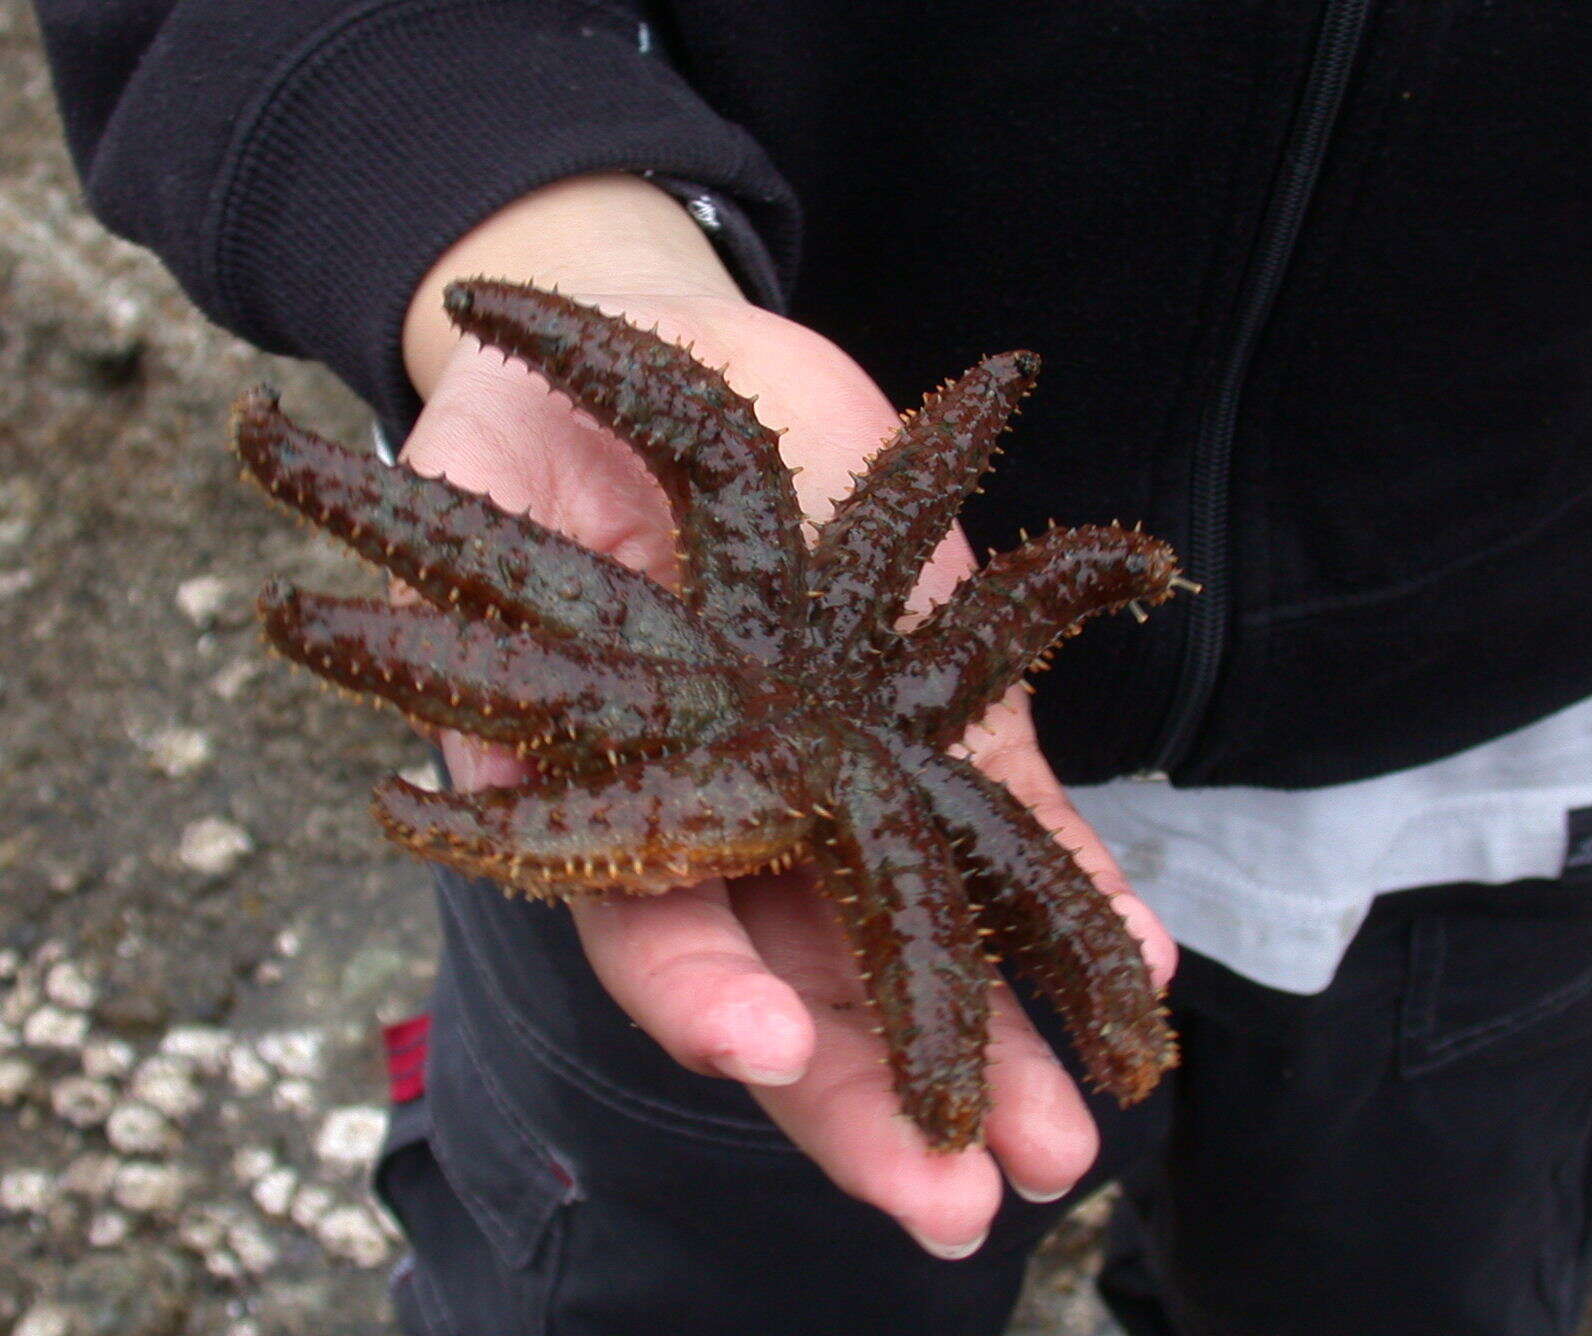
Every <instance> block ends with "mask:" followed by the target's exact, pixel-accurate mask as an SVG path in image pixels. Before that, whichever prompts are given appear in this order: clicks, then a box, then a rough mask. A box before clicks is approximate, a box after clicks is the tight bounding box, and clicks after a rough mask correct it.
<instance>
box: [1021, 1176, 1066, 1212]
mask: <svg viewBox="0 0 1592 1336" xmlns="http://www.w3.org/2000/svg"><path fill="white" fill-rule="evenodd" d="M1072 1189H1073V1185H1072V1184H1071V1183H1069V1184H1068V1185H1067V1186H1066V1187H1064V1188H1057V1189H1056V1190H1055V1191H1054V1192H1048V1191H1042V1190H1041V1189H1039V1188H1028V1187H1024V1186H1023V1185H1022V1184H1021V1183H1018V1182H1016V1181H1015V1180H1013V1181H1012V1191H1013V1192H1015V1193H1016V1194H1017V1195H1018V1196H1019V1197H1021V1198H1022V1199H1023V1200H1024V1201H1031V1202H1033V1203H1034V1204H1035V1205H1037V1206H1043V1205H1044V1204H1045V1203H1046V1202H1048V1201H1060V1200H1061V1199H1062V1198H1063V1197H1065V1196H1066V1195H1067V1194H1068V1193H1069V1192H1071V1191H1072Z"/></svg>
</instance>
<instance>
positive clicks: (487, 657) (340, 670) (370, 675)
mask: <svg viewBox="0 0 1592 1336" xmlns="http://www.w3.org/2000/svg"><path fill="white" fill-rule="evenodd" d="M260 617H261V620H262V621H263V623H264V625H265V633H266V636H267V637H268V638H269V639H270V641H271V643H272V644H273V645H275V646H276V648H277V649H279V650H280V651H281V652H282V653H283V654H285V655H287V657H288V658H290V659H293V660H295V661H296V662H298V663H301V664H303V665H304V666H305V667H307V668H310V669H311V670H312V671H314V672H315V673H317V674H319V675H320V676H322V677H324V678H326V679H328V680H329V681H331V682H333V683H335V684H336V685H338V686H341V687H345V688H347V689H349V690H351V691H356V692H360V693H363V694H367V695H373V696H377V697H380V698H381V699H384V700H387V701H390V702H391V703H392V704H393V705H396V706H397V707H398V708H399V709H400V710H401V711H403V713H404V714H406V715H408V716H410V717H411V718H413V719H417V720H419V721H421V722H422V723H427V724H431V725H434V726H436V727H438V728H453V729H458V730H459V731H460V732H463V733H469V734H471V735H472V736H474V737H478V738H482V739H484V740H486V741H488V742H498V743H503V744H506V745H513V746H518V747H519V748H520V751H521V754H522V755H524V754H533V755H534V756H535V757H536V759H537V760H538V761H540V762H542V763H543V764H544V765H546V766H549V767H551V768H555V769H591V768H593V766H596V765H604V764H607V765H612V764H614V763H615V762H616V760H617V758H618V757H619V756H626V757H630V756H636V755H653V754H657V753H659V752H663V751H670V750H678V749H679V747H680V746H681V745H682V744H684V743H686V742H688V741H690V740H691V739H693V738H699V737H702V736H704V735H706V734H707V733H709V732H715V731H716V732H723V731H725V729H726V727H727V726H729V725H732V724H733V722H734V721H735V720H737V719H738V718H740V717H741V715H742V709H743V703H744V701H745V699H746V697H747V694H748V691H749V687H750V684H749V683H747V681H746V680H745V678H744V676H743V675H741V674H740V673H739V672H737V670H735V669H730V668H718V667H711V666H702V665H695V666H693V665H687V664H683V663H679V662H675V661H670V660H661V659H644V658H640V657H638V656H636V655H630V654H623V653H620V652H617V651H593V650H589V649H586V648H583V647H581V646H579V645H577V644H575V643H574V642H572V641H568V640H555V639H546V638H538V637H536V636H534V635H531V634H529V633H527V632H525V631H520V630H516V629H514V628H511V627H508V626H505V625H504V624H503V623H502V622H501V621H498V622H458V621H455V620H454V619H453V618H452V617H450V616H448V615H447V614H446V613H443V612H438V611H437V610H436V609H434V608H428V607H405V608H394V607H391V606H390V605H388V604H387V603H385V602H382V601H379V600H376V599H359V598H331V597H329V596H327V595H325V594H314V593H306V592H303V591H301V590H297V589H294V588H293V587H292V586H291V585H288V584H286V583H283V582H281V581H273V582H272V583H271V584H269V585H267V586H266V588H265V590H264V591H263V592H262V593H261V595H260Z"/></svg>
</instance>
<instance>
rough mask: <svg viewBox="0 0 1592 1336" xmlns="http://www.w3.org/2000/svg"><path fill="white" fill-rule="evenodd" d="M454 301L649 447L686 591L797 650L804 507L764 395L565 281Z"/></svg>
mask: <svg viewBox="0 0 1592 1336" xmlns="http://www.w3.org/2000/svg"><path fill="white" fill-rule="evenodd" d="M446 302H447V308H448V314H449V315H450V316H451V317H452V318H453V321H454V323H455V324H456V325H457V326H458V327H459V328H460V329H461V330H463V331H464V332H465V333H467V334H471V335H474V336H475V337H476V338H477V339H479V340H480V341H481V342H482V343H483V344H486V345H487V346H489V347H493V348H496V349H498V350H499V351H500V352H503V353H506V354H508V355H509V356H512V357H516V358H519V359H520V360H521V361H523V362H525V363H526V364H527V365H528V366H530V367H531V368H532V369H533V370H535V371H536V372H538V373H539V374H540V375H542V376H543V377H545V378H546V379H547V381H548V383H549V384H551V385H552V386H553V387H554V388H555V389H558V390H561V391H562V392H563V393H565V394H567V395H568V396H569V397H570V399H571V400H573V401H574V403H575V404H576V405H577V406H579V407H580V408H581V409H583V410H584V411H585V412H587V413H589V414H591V416H592V417H594V418H595V419H596V420H597V421H598V422H600V423H602V425H603V426H605V427H607V428H609V430H611V431H613V432H614V433H615V434H616V435H617V436H619V437H620V438H621V439H622V440H624V441H625V442H626V443H627V444H629V445H630V446H631V447H632V448H633V449H634V450H635V451H636V452H637V454H639V455H640V456H641V458H642V460H643V461H644V462H645V463H646V465H647V467H648V469H649V470H650V471H651V472H652V474H653V476H654V477H656V478H657V480H658V482H659V484H660V485H661V486H662V488H663V491H664V494H665V495H666V496H667V497H668V499H669V504H670V507H671V508H672V510H673V511H674V517H675V524H676V525H677V526H678V528H679V531H680V547H681V557H682V566H683V569H684V574H685V593H684V597H685V598H686V600H687V602H689V603H690V604H691V605H692V606H694V607H699V608H701V609H703V610H704V611H705V612H706V613H708V614H709V615H710V617H711V619H712V621H713V624H714V625H715V626H716V627H717V628H718V629H719V630H720V631H722V633H723V634H724V635H725V636H726V637H727V638H728V639H730V640H731V641H733V642H734V643H735V644H736V645H737V646H738V647H740V648H741V649H744V650H746V651H748V652H749V653H752V654H755V655H756V656H757V657H759V658H760V659H763V660H764V661H766V662H774V661H780V660H787V661H788V659H789V658H790V656H791V655H792V653H793V651H794V650H795V649H796V648H797V642H798V639H799V636H800V630H801V623H800V620H799V618H800V617H801V616H804V615H805V614H804V613H803V610H802V604H803V602H804V600H803V599H802V597H801V595H802V591H803V589H804V587H805V579H804V575H803V567H804V564H805V561H806V549H805V545H804V544H803V541H802V537H801V529H800V520H801V512H800V510H799V508H798V506H797V503H796V492H795V488H794V487H793V486H792V485H791V475H790V471H789V470H788V469H786V468H785V466H784V463H783V462H782V461H781V459H780V454H779V437H778V436H777V435H776V434H775V433H774V432H772V431H770V430H769V429H768V428H767V427H765V426H763V424H762V423H761V422H759V421H758V420H757V415H756V413H755V412H754V411H753V407H752V401H751V400H750V399H746V398H744V397H743V396H741V395H739V394H737V393H736V392H735V391H734V390H732V389H731V388H730V387H729V385H728V384H727V383H726V382H725V380H724V377H723V376H722V375H720V374H719V373H718V372H716V371H712V370H710V369H709V368H707V367H705V366H702V365H701V364H700V363H698V362H696V361H694V360H693V359H692V357H691V355H690V353H689V352H687V351H686V350H685V349H683V348H679V347H676V346H675V345H674V344H672V343H668V342H666V341H665V340H663V339H660V338H659V337H658V336H657V335H656V334H653V333H649V332H647V331H645V330H641V329H637V328H636V327H635V326H633V325H630V324H627V323H626V322H625V321H623V320H618V319H615V318H614V317H612V316H606V315H604V314H602V312H600V311H597V310H595V309H593V308H592V307H589V306H582V305H580V304H579V303H577V302H573V301H570V300H569V299H568V298H567V297H562V296H559V295H558V294H557V293H552V292H544V291H541V290H540V289H537V288H533V287H524V286H519V285H516V284H511V283H504V282H498V281H491V280H486V279H477V280H473V281H471V282H466V283H454V284H452V285H450V286H449V288H448V290H447V295H446Z"/></svg>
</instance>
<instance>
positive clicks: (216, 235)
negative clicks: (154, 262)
mask: <svg viewBox="0 0 1592 1336" xmlns="http://www.w3.org/2000/svg"><path fill="white" fill-rule="evenodd" d="M38 10H39V15H40V20H41V23H42V25H43V30H44V36H45V42H46V46H47V49H48V51H49V55H50V60H51V66H52V69H53V73H54V77H55V80H56V88H57V93H58V96H59V99H60V102H61V106H62V115H63V118H64V121H65V124H66V129H67V137H68V140H69V142H70V144H71V148H72V153H73V157H74V159H75V161H76V163H77V168H78V172H79V174H80V175H81V177H82V179H83V182H84V189H85V192H86V195H87V198H88V202H89V205H90V207H91V208H93V209H94V210H95V212H96V213H97V214H98V215H99V216H100V218H101V219H102V220H103V221H104V222H105V224H106V225H107V226H108V227H110V228H111V229H113V230H114V231H116V232H119V233H121V234H122V235H123V236H126V237H128V238H129V239H131V240H133V241H136V242H138V243H139V244H141V245H144V246H147V247H149V248H150V249H151V250H153V251H155V252H156V253H157V254H158V255H160V256H161V258H162V259H163V260H164V261H165V262H166V264H167V265H168V266H169V267H170V268H171V270H172V271H173V272H174V273H175V274H176V276H177V278H178V279H179V281H180V282H181V283H182V285H183V287H184V288H185V289H186V290H187V292H188V294H189V295H190V296H191V297H192V298H193V300H194V301H195V302H196V303H197V304H198V305H199V306H200V307H201V308H202V309H203V310H204V311H205V312H206V314H208V315H209V316H210V317H211V318H212V319H214V320H216V321H217V322H218V323H220V324H222V325H225V326H226V327H228V328H230V329H233V330H235V331H237V332H238V333H240V334H242V335H243V336H244V337H246V338H248V339H250V340H251V341H252V342H254V343H257V344H259V345H260V346H261V347H263V348H266V349H269V350H271V351H273V352H282V353H288V354H291V355H295V356H299V357H307V358H314V359H317V360H319V361H322V362H325V363H326V364H327V365H329V366H330V367H331V368H332V369H333V370H334V371H336V372H337V373H338V374H339V375H340V376H342V377H343V379H345V380H346V381H348V382H349V384H350V385H352V386H353V387H354V389H355V390H357V391H358V392H359V393H360V394H362V395H363V396H364V397H365V398H366V399H367V400H368V401H369V402H370V403H371V404H372V405H373V406H374V407H375V408H376V410H377V412H378V414H379V415H380V416H381V417H382V419H383V420H384V421H386V422H388V423H394V424H404V423H407V422H409V421H410V420H412V418H413V416H414V414H415V412H416V411H418V406H419V405H418V401H417V400H416V398H415V394H414V391H413V389H412V387H411V386H410V384H409V381H408V377H407V376H406V375H405V373H404V369H403V364H402V357H401V352H400V334H401V330H402V323H403V317H404V312H405V309H406V307H407V305H408V302H409V299H410V297H411V296H412V294H413V292H414V290H415V287H416V286H417V285H418V283H419V282H420V279H421V278H422V277H423V276H424V274H425V272H426V271H427V269H429V268H430V266H431V264H432V262H433V261H434V260H435V259H436V257H437V256H438V255H439V254H441V252H442V251H443V250H445V249H446V248H447V247H448V246H449V245H450V244H452V242H454V241H455V240H457V239H458V238H459V237H460V236H462V235H463V234H464V233H465V232H466V231H468V230H469V228H470V227H472V226H473V225H474V224H475V223H477V222H479V221H480V220H481V219H483V218H485V217H487V216H488V215H489V214H491V213H492V212H493V211H494V210H496V209H498V208H500V207H501V206H503V205H505V204H507V203H509V202H510V201H512V200H514V199H516V198H518V197H519V196H521V195H523V194H525V193H526V192H528V191H530V190H533V189H535V188H536V187H537V186H540V185H545V184H547V183H548V182H551V181H554V180H558V179H560V178H562V177H567V176H571V175H575V174H578V173H583V172H593V171H604V170H610V171H613V170H617V171H634V172H638V173H646V174H649V175H655V177H656V179H657V180H658V182H659V184H660V185H663V186H664V187H665V188H666V189H668V190H670V191H671V192H672V193H674V194H676V195H677V196H678V197H680V198H682V200H684V201H685V202H686V203H687V206H688V207H689V208H690V209H691V212H692V213H693V215H694V216H696V217H697V219H698V221H699V222H700V223H702V224H703V225H704V227H705V228H706V230H708V231H709V233H710V235H712V236H713V237H714V239H715V240H716V241H717V242H718V243H719V244H720V245H721V247H722V248H723V249H724V250H725V251H726V253H727V255H728V257H729V258H730V259H731V260H732V261H733V262H734V263H735V265H736V268H737V270H738V272H739V274H740V276H741V278H742V281H743V283H745V284H747V286H748V287H749V289H750V290H751V295H752V296H753V297H754V299H756V300H759V301H762V302H763V303H764V304H767V305H774V306H778V305H779V304H780V300H781V287H782V286H785V287H788V285H789V283H790V281H791V278H792V270H793V267H794V263H795V252H796V245H797V232H798V226H799V220H798V211H797V207H796V203H795V200H794V198H793V196H792V194H791V192H790V190H789V188H788V186H787V185H786V184H785V182H784V181H783V180H782V179H781V178H780V176H779V174H778V173H777V172H776V171H775V169H774V168H773V166H772V165H771V164H770V162H769V161H768V159H767V157H766V156H765V155H764V154H763V152H762V150H761V149H760V148H759V147H758V146H757V145H756V144H755V143H754V142H753V141H752V139H751V138H750V137H749V136H748V135H747V134H746V133H745V131H743V130H742V129H741V128H740V127H739V126H736V125H734V124H732V123H730V122H729V121H726V120H725V119H723V118H722V117H720V116H719V115H717V114H716V113H715V112H714V111H713V109H712V108H711V107H709V106H708V105H707V104H706V103H705V102H704V101H703V100H702V99H701V98H700V97H699V96H698V95H697V94H696V93H695V92H694V91H693V90H692V89H691V88H690V87H689V86H688V85H687V84H686V83H685V82H684V81H683V80H682V79H681V78H680V77H679V75H678V74H677V73H676V72H675V71H674V70H673V69H672V68H671V67H670V66H669V64H668V63H667V62H666V60H665V59H664V57H663V55H662V54H661V52H660V51H659V50H658V49H657V44H656V42H655V40H654V38H653V33H652V29H651V28H650V27H649V25H648V24H647V22H646V21H645V19H644V18H643V17H642V14H641V11H640V9H639V7H638V6H636V5H633V4H624V3H619V2H618V0H600V2H593V3H581V2H580V0H293V3H291V4H279V3H269V4H262V3H260V0H38Z"/></svg>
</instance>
